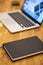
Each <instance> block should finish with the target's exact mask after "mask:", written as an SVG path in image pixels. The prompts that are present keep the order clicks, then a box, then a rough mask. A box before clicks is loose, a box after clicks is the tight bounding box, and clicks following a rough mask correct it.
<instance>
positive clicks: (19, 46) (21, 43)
mask: <svg viewBox="0 0 43 65" xmlns="http://www.w3.org/2000/svg"><path fill="white" fill-rule="evenodd" d="M3 48H4V50H5V51H6V52H7V54H8V55H9V57H10V58H11V60H12V61H15V60H19V59H22V58H26V57H29V56H33V55H36V54H39V53H43V43H42V42H41V40H40V39H39V38H38V37H36V36H34V37H30V38H25V39H22V40H18V41H12V42H8V43H5V44H3Z"/></svg>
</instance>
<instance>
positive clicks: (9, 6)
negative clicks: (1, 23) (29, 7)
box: [0, 0, 24, 12]
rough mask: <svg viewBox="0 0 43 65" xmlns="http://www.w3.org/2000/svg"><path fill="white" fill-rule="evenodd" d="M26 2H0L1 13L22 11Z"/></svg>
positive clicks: (1, 0)
mask: <svg viewBox="0 0 43 65" xmlns="http://www.w3.org/2000/svg"><path fill="white" fill-rule="evenodd" d="M23 2H24V0H0V12H5V11H13V10H18V9H21V7H22V3H23Z"/></svg>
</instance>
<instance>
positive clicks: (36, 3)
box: [22, 0, 43, 24]
mask: <svg viewBox="0 0 43 65" xmlns="http://www.w3.org/2000/svg"><path fill="white" fill-rule="evenodd" d="M22 10H23V11H24V12H25V13H27V14H28V15H30V16H31V17H32V18H33V19H35V20H36V21H37V22H38V23H40V24H41V23H42V21H43V0H26V1H25V2H24V5H23V8H22Z"/></svg>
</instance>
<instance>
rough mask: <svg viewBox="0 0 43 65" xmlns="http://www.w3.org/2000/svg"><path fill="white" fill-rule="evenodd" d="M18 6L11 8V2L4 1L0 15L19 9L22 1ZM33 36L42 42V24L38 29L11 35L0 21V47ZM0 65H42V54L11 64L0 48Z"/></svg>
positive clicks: (0, 5) (0, 6)
mask: <svg viewBox="0 0 43 65" xmlns="http://www.w3.org/2000/svg"><path fill="white" fill-rule="evenodd" d="M20 4H21V5H20V6H17V7H12V6H11V0H9V2H8V1H7V0H5V2H4V3H3V4H2V3H1V4H0V13H1V12H6V11H7V12H8V11H14V10H17V9H20V8H21V6H22V4H23V0H22V1H21V2H20ZM35 35H36V36H38V37H39V38H40V40H41V41H43V24H42V25H41V26H40V28H36V29H31V30H27V31H22V32H18V33H14V34H11V33H10V32H9V31H8V29H7V28H6V27H5V26H4V25H3V24H2V22H1V21H0V47H1V46H2V44H3V43H7V42H10V41H16V40H20V39H24V38H28V37H32V36H35ZM0 65H43V54H39V55H36V56H33V57H29V58H26V59H22V60H19V61H16V62H12V61H11V60H10V58H9V57H8V55H7V54H6V52H5V51H4V50H3V49H2V48H0Z"/></svg>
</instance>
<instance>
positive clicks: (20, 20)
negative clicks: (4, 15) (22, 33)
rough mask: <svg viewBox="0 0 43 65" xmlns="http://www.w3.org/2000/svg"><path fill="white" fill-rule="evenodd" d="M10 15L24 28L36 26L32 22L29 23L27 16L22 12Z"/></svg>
mask: <svg viewBox="0 0 43 65" xmlns="http://www.w3.org/2000/svg"><path fill="white" fill-rule="evenodd" d="M8 15H10V16H11V17H12V18H13V19H14V20H15V21H16V22H17V23H18V24H19V25H20V26H21V27H22V28H24V27H30V26H34V25H35V24H33V23H32V22H31V21H29V20H28V19H27V18H26V17H25V16H23V15H22V14H21V13H20V12H15V13H14V12H13V13H8Z"/></svg>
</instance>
